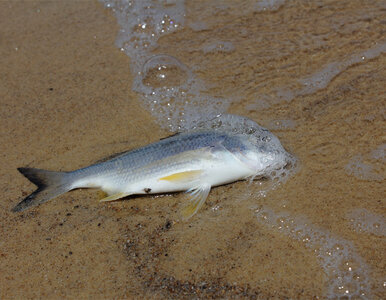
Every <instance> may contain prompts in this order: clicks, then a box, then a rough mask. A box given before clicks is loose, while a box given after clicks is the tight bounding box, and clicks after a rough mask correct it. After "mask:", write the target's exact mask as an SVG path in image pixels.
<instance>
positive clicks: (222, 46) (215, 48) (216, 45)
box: [202, 41, 235, 54]
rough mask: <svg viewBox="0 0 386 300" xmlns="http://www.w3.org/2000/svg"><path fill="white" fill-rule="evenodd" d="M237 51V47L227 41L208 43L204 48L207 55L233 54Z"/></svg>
mask: <svg viewBox="0 0 386 300" xmlns="http://www.w3.org/2000/svg"><path fill="white" fill-rule="evenodd" d="M234 50H235V46H234V45H233V44H232V42H226V41H214V42H211V43H208V44H206V45H204V46H203V47H202V51H203V52H204V53H205V54H207V53H219V52H220V53H221V52H224V53H226V52H232V51H234Z"/></svg>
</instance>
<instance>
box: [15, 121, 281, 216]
mask: <svg viewBox="0 0 386 300" xmlns="http://www.w3.org/2000/svg"><path fill="white" fill-rule="evenodd" d="M287 155H288V153H287V152H286V151H285V150H284V149H283V147H282V146H281V144H280V142H279V140H278V139H277V138H276V137H275V136H274V135H273V134H271V133H270V132H269V131H268V130H266V129H264V128H261V131H260V132H259V134H253V135H246V134H238V133H233V132H227V131H221V130H195V131H192V132H187V133H180V134H177V135H174V136H172V137H169V138H166V139H163V140H160V141H158V142H156V143H152V144H149V145H147V146H144V147H142V148H138V149H135V150H132V151H128V152H126V153H123V154H120V155H119V156H117V157H114V158H112V159H110V160H108V161H105V162H102V163H97V164H94V165H91V166H88V167H86V168H82V169H79V170H75V171H72V172H51V171H45V170H39V169H31V168H20V169H19V171H20V172H21V173H23V174H24V175H25V176H26V177H27V178H28V179H30V180H31V181H32V182H33V183H35V184H36V185H37V186H38V190H37V191H35V192H34V193H32V194H31V195H30V196H28V197H27V198H25V199H24V200H23V201H22V202H20V203H19V204H18V205H17V206H16V207H15V208H14V211H21V210H24V209H26V208H27V207H29V206H32V205H37V204H40V203H43V202H45V201H47V200H49V199H52V198H54V197H56V196H58V195H60V194H63V193H65V192H67V191H69V190H72V189H76V188H100V189H102V190H103V191H105V192H106V193H107V194H108V197H107V198H105V199H102V201H112V200H116V199H119V198H123V197H126V196H128V195H133V194H155V193H165V192H177V191H188V192H190V193H191V201H190V203H189V205H188V206H187V207H186V208H185V210H184V212H183V216H184V217H185V218H189V217H191V216H192V215H193V214H195V213H196V212H197V210H198V209H199V208H200V207H201V206H202V204H203V203H204V202H205V199H206V198H207V196H208V193H209V191H210V189H211V187H213V186H218V185H222V184H226V183H230V182H234V181H237V180H242V179H245V178H248V177H251V176H257V175H265V174H267V172H270V171H272V170H275V169H278V168H282V167H284V166H285V165H286V163H287V157H288V156H287Z"/></svg>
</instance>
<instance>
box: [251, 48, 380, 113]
mask: <svg viewBox="0 0 386 300" xmlns="http://www.w3.org/2000/svg"><path fill="white" fill-rule="evenodd" d="M382 53H386V42H385V41H382V42H379V43H377V44H376V45H375V46H374V47H372V48H370V49H368V50H365V51H361V52H358V53H355V54H352V55H349V56H347V57H346V58H345V59H343V60H342V61H335V62H330V63H328V64H326V65H325V66H324V67H323V68H322V69H320V70H318V71H316V72H314V73H312V74H310V75H308V76H304V77H303V78H300V79H298V80H297V81H298V82H299V83H301V85H302V87H301V88H298V89H296V88H291V87H288V86H282V87H277V88H276V89H275V92H274V93H273V94H274V96H269V95H266V94H264V95H257V98H258V99H257V100H256V101H255V102H256V103H254V104H250V105H249V107H248V108H249V109H251V110H253V109H255V106H256V107H260V106H261V102H263V104H264V106H263V107H267V106H269V105H272V104H276V103H280V102H283V101H286V102H290V101H292V100H293V99H295V98H296V97H299V96H305V95H311V94H314V93H316V92H318V91H320V90H322V89H324V88H326V87H327V86H328V85H329V84H330V82H331V81H332V80H333V79H334V78H335V77H337V76H338V75H339V74H341V73H342V72H344V71H346V70H347V69H349V68H350V67H352V66H354V65H356V64H360V63H364V62H367V61H369V60H371V59H374V58H376V57H378V56H380V55H381V54H382Z"/></svg>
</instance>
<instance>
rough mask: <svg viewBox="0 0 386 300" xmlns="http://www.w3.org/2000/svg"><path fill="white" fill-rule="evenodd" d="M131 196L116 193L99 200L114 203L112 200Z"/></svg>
mask: <svg viewBox="0 0 386 300" xmlns="http://www.w3.org/2000/svg"><path fill="white" fill-rule="evenodd" d="M129 195H131V193H117V194H113V195H111V196H108V197H106V198H103V199H101V200H99V201H100V202H109V201H114V200H118V199H120V198H123V197H126V196H129Z"/></svg>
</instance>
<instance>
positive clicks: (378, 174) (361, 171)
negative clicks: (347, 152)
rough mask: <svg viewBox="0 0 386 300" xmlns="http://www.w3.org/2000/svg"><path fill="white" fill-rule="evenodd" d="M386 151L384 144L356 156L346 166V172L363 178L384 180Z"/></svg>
mask: <svg viewBox="0 0 386 300" xmlns="http://www.w3.org/2000/svg"><path fill="white" fill-rule="evenodd" d="M385 151H386V145H385V144H382V145H380V146H378V147H377V148H376V149H374V150H372V151H371V152H370V153H367V154H364V155H356V156H354V157H353V158H352V159H350V161H349V162H348V163H347V165H346V166H345V170H346V173H347V174H349V175H353V176H355V177H356V178H358V179H361V180H367V181H383V180H384V179H385V174H384V168H383V163H384V162H385Z"/></svg>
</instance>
